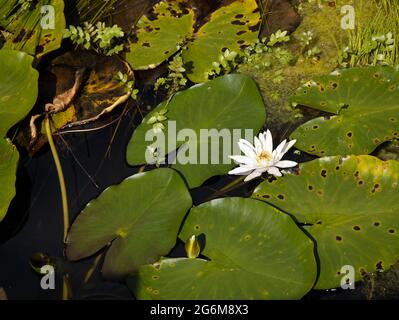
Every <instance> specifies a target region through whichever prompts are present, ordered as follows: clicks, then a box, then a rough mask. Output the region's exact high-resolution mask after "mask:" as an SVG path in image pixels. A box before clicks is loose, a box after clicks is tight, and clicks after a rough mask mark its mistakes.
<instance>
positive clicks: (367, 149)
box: [291, 67, 399, 156]
mask: <svg viewBox="0 0 399 320" xmlns="http://www.w3.org/2000/svg"><path fill="white" fill-rule="evenodd" d="M398 75H399V71H395V69H393V68H391V67H367V68H353V69H347V70H341V71H336V72H334V73H332V74H331V75H328V76H323V77H320V78H317V79H314V81H310V82H308V83H307V84H305V85H304V86H303V87H301V88H299V89H298V91H297V93H296V95H295V96H294V97H293V101H294V102H296V103H299V104H301V105H305V106H308V107H312V108H314V109H318V110H322V111H325V112H329V113H332V114H333V116H331V117H330V116H326V117H319V118H316V119H314V120H311V121H309V122H307V123H305V124H304V125H302V126H300V127H299V128H298V129H297V130H296V131H295V132H294V133H293V134H292V135H291V139H297V140H298V142H297V144H296V147H297V148H299V149H301V150H303V151H306V152H307V153H310V154H315V155H318V156H323V155H339V154H369V153H371V152H372V151H373V150H374V149H375V148H376V147H377V146H378V145H380V144H381V143H383V142H384V141H387V140H391V139H393V138H397V137H398V134H399V76H398Z"/></svg>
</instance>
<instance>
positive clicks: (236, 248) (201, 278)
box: [128, 198, 317, 300]
mask: <svg viewBox="0 0 399 320" xmlns="http://www.w3.org/2000/svg"><path fill="white" fill-rule="evenodd" d="M192 235H197V236H200V235H204V236H205V248H204V250H203V252H202V254H203V255H204V256H206V257H207V258H208V259H209V260H204V259H185V258H180V259H164V260H161V261H160V262H158V263H155V264H152V265H147V266H143V267H141V268H140V270H139V274H138V277H137V278H132V279H130V281H129V282H128V283H129V285H130V288H131V289H132V290H133V291H134V293H135V295H136V296H137V297H138V298H139V299H176V300H180V299H192V300H202V299H209V300H213V299H223V300H224V299H229V300H230V299H232V300H240V299H299V298H301V297H302V296H303V295H305V294H306V293H307V292H308V291H309V290H310V289H311V288H312V286H313V284H314V281H315V280H316V269H317V268H316V261H315V256H314V253H313V250H314V245H313V242H312V241H311V240H310V239H309V238H308V237H307V236H306V235H305V234H304V233H303V232H302V231H301V230H300V229H299V228H298V227H297V226H296V224H295V223H294V221H293V220H292V219H291V217H290V216H288V215H286V214H284V213H282V212H280V211H278V210H276V209H274V208H273V207H271V206H268V205H266V204H264V203H262V202H260V201H256V200H252V199H244V198H225V199H218V200H213V201H211V202H208V203H205V204H202V205H200V206H199V207H196V208H193V209H191V211H190V214H189V216H188V218H187V220H186V222H185V224H184V226H183V230H182V232H181V234H180V238H181V239H182V240H183V241H186V240H187V239H188V238H189V237H191V236H192Z"/></svg>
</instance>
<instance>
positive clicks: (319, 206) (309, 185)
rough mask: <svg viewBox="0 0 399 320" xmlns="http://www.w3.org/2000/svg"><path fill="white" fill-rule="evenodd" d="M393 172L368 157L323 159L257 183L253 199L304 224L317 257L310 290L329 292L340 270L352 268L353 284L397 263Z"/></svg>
mask: <svg viewBox="0 0 399 320" xmlns="http://www.w3.org/2000/svg"><path fill="white" fill-rule="evenodd" d="M398 170H399V162H397V161H387V162H384V161H381V160H379V159H377V158H375V157H371V156H350V157H341V156H337V157H325V158H321V159H317V160H314V161H311V162H307V163H303V164H300V165H299V171H298V172H297V173H295V174H286V175H284V177H282V178H279V179H277V180H274V181H271V182H268V181H265V182H263V183H262V184H260V185H259V187H258V188H257V189H256V190H255V191H254V194H253V197H255V198H257V199H260V200H263V201H266V202H268V203H270V204H272V205H273V206H276V207H277V208H279V209H280V210H283V211H284V212H287V213H289V214H291V215H293V216H294V217H295V219H296V220H297V221H298V222H299V223H303V224H304V228H305V230H306V231H307V232H308V233H309V234H310V235H311V237H312V238H314V240H315V241H316V244H317V252H318V256H319V258H320V276H319V279H318V281H317V283H316V286H315V288H318V289H328V288H334V287H339V286H340V281H341V279H342V275H341V268H342V266H345V265H348V264H350V265H352V266H353V267H354V269H355V272H356V280H359V279H361V276H362V274H363V273H366V272H373V271H375V270H376V269H378V268H381V267H382V268H389V267H390V266H391V265H392V264H394V263H395V262H396V261H397V260H398V257H399V250H398V248H399V246H398V244H399V238H398V230H397V226H398V222H399V218H398V215H397V210H398V203H399V202H398V200H399V199H398V194H399V193H398V172H399V171H398ZM359 199H362V200H361V201H359ZM365 248H367V249H365ZM364 250H366V251H364ZM359 252H364V254H359Z"/></svg>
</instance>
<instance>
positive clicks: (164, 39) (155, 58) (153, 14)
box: [126, 0, 194, 70]
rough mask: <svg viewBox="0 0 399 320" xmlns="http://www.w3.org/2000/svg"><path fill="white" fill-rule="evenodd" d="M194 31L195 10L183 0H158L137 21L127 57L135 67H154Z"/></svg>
mask: <svg viewBox="0 0 399 320" xmlns="http://www.w3.org/2000/svg"><path fill="white" fill-rule="evenodd" d="M193 30H194V12H193V10H192V9H191V8H190V7H188V4H187V2H186V1H184V0H173V1H170V0H169V1H165V0H164V1H161V2H159V3H157V4H156V5H155V6H154V7H153V8H152V9H151V11H150V12H149V13H148V14H147V15H144V16H142V18H141V19H140V20H139V22H138V23H137V26H136V30H135V39H134V41H133V42H132V43H131V44H130V52H129V53H128V54H127V55H126V59H127V61H128V62H129V63H130V65H131V66H132V68H133V69H135V70H145V69H153V68H155V67H157V66H158V65H160V64H161V63H162V62H163V61H165V60H167V59H169V58H170V57H171V56H172V55H174V54H175V53H176V52H177V51H178V50H179V49H180V45H182V44H183V43H184V41H185V40H186V38H188V37H191V36H192V33H193Z"/></svg>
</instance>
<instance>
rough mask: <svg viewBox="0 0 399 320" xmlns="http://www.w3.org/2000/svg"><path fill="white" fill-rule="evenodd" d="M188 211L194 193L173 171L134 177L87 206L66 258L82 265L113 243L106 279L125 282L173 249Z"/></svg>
mask: <svg viewBox="0 0 399 320" xmlns="http://www.w3.org/2000/svg"><path fill="white" fill-rule="evenodd" d="M171 195H173V196H171ZM116 198H118V199H119V200H118V201H117V203H116V202H115V199H116ZM190 207H191V197H190V194H189V192H188V190H187V188H186V186H185V184H184V182H183V180H182V179H181V178H180V176H179V175H178V174H177V173H176V172H175V171H173V170H171V169H157V170H152V171H150V172H146V173H141V174H137V175H134V176H131V177H129V178H127V179H126V180H124V181H123V182H122V183H121V184H119V185H116V186H111V187H109V188H108V189H106V190H105V191H104V192H103V193H102V194H101V195H100V196H99V197H98V198H97V199H95V200H93V201H91V202H90V203H89V204H88V205H87V206H86V208H85V209H84V210H83V211H82V213H81V214H80V215H79V216H78V218H77V220H76V221H75V223H74V224H73V225H72V228H71V231H70V232H69V234H68V238H67V241H66V245H67V247H66V255H67V257H68V259H70V260H79V259H82V258H85V257H88V256H91V255H93V254H95V253H97V252H98V251H99V250H100V249H102V248H103V247H106V246H108V244H109V243H110V242H112V244H111V246H110V248H109V249H108V251H107V254H106V256H105V261H104V264H103V267H102V274H103V275H104V276H105V277H106V278H112V279H121V278H123V277H125V276H126V275H129V274H131V273H133V272H135V271H137V269H138V268H139V267H140V266H141V265H143V264H146V263H149V262H155V261H157V260H158V259H159V257H160V256H162V255H166V254H167V253H168V252H169V251H170V250H171V249H172V248H173V246H174V245H175V242H176V237H177V234H178V231H179V227H180V224H181V222H182V221H183V218H184V216H185V214H186V212H187V210H188V209H189V208H190Z"/></svg>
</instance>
